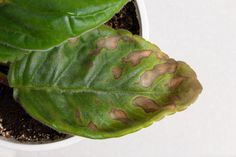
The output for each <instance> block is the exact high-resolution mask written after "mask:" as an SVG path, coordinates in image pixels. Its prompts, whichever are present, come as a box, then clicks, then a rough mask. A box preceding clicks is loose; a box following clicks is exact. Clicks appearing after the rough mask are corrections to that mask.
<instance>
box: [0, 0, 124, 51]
mask: <svg viewBox="0 0 236 157" xmlns="http://www.w3.org/2000/svg"><path fill="white" fill-rule="evenodd" d="M127 1H128V0H109V1H108V0H87V1H86V0H0V32H1V33H0V44H1V43H3V44H4V45H10V46H12V47H17V48H21V49H30V50H45V49H49V48H51V47H53V46H55V45H59V44H60V43H62V42H63V41H65V40H67V39H68V38H70V37H76V36H78V35H81V34H82V33H84V32H86V31H88V30H90V29H92V28H94V27H97V26H99V25H101V24H103V23H104V22H106V21H108V20H109V19H110V18H112V16H113V15H114V14H115V13H116V12H118V11H119V10H120V9H121V8H122V6H123V5H124V4H126V3H127ZM0 52H1V49H0ZM0 54H1V53H0Z"/></svg>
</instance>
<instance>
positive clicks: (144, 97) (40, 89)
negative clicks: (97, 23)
mask: <svg viewBox="0 0 236 157" xmlns="http://www.w3.org/2000/svg"><path fill="white" fill-rule="evenodd" d="M8 78H9V82H10V85H11V86H12V87H13V88H14V94H15V98H16V99H17V100H19V102H20V103H21V104H22V106H23V107H24V109H25V110H26V111H27V112H28V113H29V114H30V115H31V116H32V117H34V118H35V119H37V120H39V121H41V122H43V123H44V124H46V125H48V126H50V127H52V128H54V129H56V130H58V131H61V132H63V133H69V134H73V135H79V136H84V137H88V138H95V139H103V138H111V137H119V136H123V135H126V134H129V133H132V132H135V131H137V130H139V129H141V128H144V127H147V126H149V125H151V124H152V123H153V122H154V121H157V120H160V119H162V118H163V117H165V116H166V115H170V114H173V113H175V112H177V111H182V110H184V109H186V108H187V107H188V106H189V105H190V104H191V103H193V102H194V101H195V99H196V98H197V97H198V95H199V94H200V93H201V90H202V87H201V85H200V83H199V81H198V80H197V76H196V74H195V72H194V71H193V70H192V69H191V68H190V67H189V66H188V65H187V64H185V63H184V62H179V61H175V60H174V59H170V58H169V57H168V56H167V55H165V54H164V53H163V52H161V51H160V49H159V48H158V47H156V46H155V45H153V44H151V43H149V42H147V41H145V40H144V39H142V38H141V37H139V36H133V35H132V34H131V33H129V32H127V31H124V30H118V31H116V30H113V29H111V28H108V27H104V26H102V27H100V28H98V29H95V30H93V31H91V32H88V33H86V34H84V35H82V36H81V37H80V38H78V39H76V38H74V39H71V40H69V41H68V43H65V44H63V45H61V46H59V47H56V48H54V49H52V50H50V51H47V52H44V53H35V52H33V53H31V54H29V55H27V56H25V57H24V58H23V59H22V60H19V61H17V62H15V63H13V64H12V65H11V67H10V72H9V76H8Z"/></svg>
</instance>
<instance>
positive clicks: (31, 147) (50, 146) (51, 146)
mask: <svg viewBox="0 0 236 157" xmlns="http://www.w3.org/2000/svg"><path fill="white" fill-rule="evenodd" d="M136 1H137V5H138V9H139V14H140V17H141V19H140V21H141V26H142V30H141V32H142V37H143V38H145V39H149V23H148V18H147V12H146V7H145V3H144V0H136ZM84 139H85V138H83V137H78V136H74V137H71V138H68V139H65V140H62V141H58V142H54V143H46V144H22V143H16V142H12V141H10V140H5V139H3V138H0V147H5V148H8V149H12V150H20V151H48V150H55V149H60V148H64V147H67V146H70V145H73V144H76V143H78V142H79V141H81V140H84Z"/></svg>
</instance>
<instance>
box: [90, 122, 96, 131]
mask: <svg viewBox="0 0 236 157" xmlns="http://www.w3.org/2000/svg"><path fill="white" fill-rule="evenodd" d="M88 128H89V129H90V130H91V131H98V128H97V125H96V124H94V123H93V122H89V124H88Z"/></svg>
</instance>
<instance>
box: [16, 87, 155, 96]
mask: <svg viewBox="0 0 236 157" xmlns="http://www.w3.org/2000/svg"><path fill="white" fill-rule="evenodd" d="M12 87H13V88H17V89H23V90H24V89H29V90H37V91H59V92H60V93H96V94H99V93H100V94H101V93H110V94H111V93H114V94H119V93H120V94H154V93H156V91H153V90H152V91H135V90H120V89H116V90H106V89H94V88H83V87H81V88H65V87H58V86H29V85H27V86H22V85H21V86H20V85H17V86H14V85H12Z"/></svg>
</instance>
